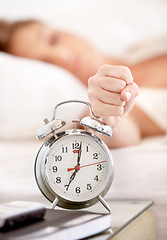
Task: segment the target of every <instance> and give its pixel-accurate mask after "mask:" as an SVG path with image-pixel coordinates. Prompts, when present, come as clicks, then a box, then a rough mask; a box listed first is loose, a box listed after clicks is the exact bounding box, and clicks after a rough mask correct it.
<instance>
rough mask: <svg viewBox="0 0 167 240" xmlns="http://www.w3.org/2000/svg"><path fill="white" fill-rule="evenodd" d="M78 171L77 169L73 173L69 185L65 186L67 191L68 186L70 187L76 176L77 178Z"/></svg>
mask: <svg viewBox="0 0 167 240" xmlns="http://www.w3.org/2000/svg"><path fill="white" fill-rule="evenodd" d="M77 172H78V170H75V172H73V174H72V175H71V177H70V181H69V183H68V184H67V185H65V187H66V191H68V188H69V186H70V184H71V182H72V181H73V180H74V178H75V176H76V173H77Z"/></svg>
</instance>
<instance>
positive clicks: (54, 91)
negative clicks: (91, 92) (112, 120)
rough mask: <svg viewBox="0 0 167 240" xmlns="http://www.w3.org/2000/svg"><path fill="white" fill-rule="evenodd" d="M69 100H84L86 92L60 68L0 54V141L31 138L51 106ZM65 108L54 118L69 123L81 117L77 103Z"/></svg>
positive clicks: (50, 113) (52, 108)
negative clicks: (59, 118)
mask: <svg viewBox="0 0 167 240" xmlns="http://www.w3.org/2000/svg"><path fill="white" fill-rule="evenodd" d="M70 99H79V100H87V89H86V87H85V86H84V85H83V84H82V83H81V82H80V81H79V80H78V79H76V78H75V77H74V76H73V75H71V74H70V73H68V72H67V71H65V70H64V69H61V68H59V67H57V66H54V65H51V64H48V63H44V62H39V61H35V60H31V59H25V58H20V57H15V56H11V55H9V54H5V53H0V115H1V117H0V139H16V138H24V139H26V138H32V137H34V138H35V133H36V130H37V128H39V127H40V126H41V125H42V124H43V119H44V118H46V117H47V118H49V120H51V118H52V114H53V110H54V107H55V105H57V104H58V103H59V102H61V101H65V100H70ZM68 105H69V106H66V107H65V108H64V107H63V106H62V108H61V109H60V111H59V112H60V113H61V116H58V117H61V118H63V120H66V121H68V122H69V121H71V118H73V117H79V116H80V115H81V114H83V111H84V109H83V108H82V107H81V105H80V104H79V105H78V106H77V107H76V105H73V104H68ZM83 106H84V105H83ZM84 108H85V107H84ZM70 113H72V116H71V114H70ZM75 114H76V116H75Z"/></svg>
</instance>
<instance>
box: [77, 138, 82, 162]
mask: <svg viewBox="0 0 167 240" xmlns="http://www.w3.org/2000/svg"><path fill="white" fill-rule="evenodd" d="M81 152H82V142H81V143H80V147H79V151H78V158H77V166H80V159H81Z"/></svg>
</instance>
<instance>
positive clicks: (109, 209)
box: [98, 195, 112, 213]
mask: <svg viewBox="0 0 167 240" xmlns="http://www.w3.org/2000/svg"><path fill="white" fill-rule="evenodd" d="M98 199H99V201H100V202H101V204H102V205H103V206H104V207H105V208H106V209H107V210H108V211H109V213H111V212H112V210H111V208H110V206H109V205H108V204H107V202H106V201H105V200H104V198H103V197H102V196H101V195H99V196H98Z"/></svg>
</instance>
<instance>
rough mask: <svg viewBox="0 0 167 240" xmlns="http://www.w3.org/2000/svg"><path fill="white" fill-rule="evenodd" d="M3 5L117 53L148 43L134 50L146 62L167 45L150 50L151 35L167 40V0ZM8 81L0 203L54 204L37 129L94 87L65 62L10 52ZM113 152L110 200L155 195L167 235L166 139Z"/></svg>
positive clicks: (1, 11) (0, 128)
mask: <svg viewBox="0 0 167 240" xmlns="http://www.w3.org/2000/svg"><path fill="white" fill-rule="evenodd" d="M32 5H33V8H32ZM0 6H1V7H0V15H1V17H5V18H7V19H11V20H15V19H22V18H30V17H31V18H34V17H35V18H39V19H42V20H44V21H46V22H48V23H50V24H52V25H53V26H56V27H59V28H61V29H62V28H63V29H67V30H70V31H73V32H77V33H78V34H80V35H83V36H84V37H86V38H88V39H89V40H90V41H92V42H93V43H94V44H95V45H96V46H97V47H98V48H99V49H100V50H101V51H103V52H104V53H107V54H109V55H110V54H112V55H116V56H119V57H123V58H125V57H126V58H128V55H126V53H127V51H128V50H129V48H131V47H134V46H137V45H138V44H141V43H143V44H145V43H147V44H146V45H145V46H146V48H147V49H146V48H145V50H147V51H144V52H143V51H137V52H136V53H137V54H136V53H134V54H133V53H131V54H130V55H129V56H130V57H131V59H133V61H140V60H141V59H142V58H143V59H145V58H149V57H151V56H154V55H157V54H161V53H163V52H164V50H165V49H166V48H167V46H166V45H163V47H161V46H162V45H156V46H157V47H156V48H154V47H151V48H149V49H148V46H151V44H150V42H152V43H154V41H155V40H156V41H157V42H158V43H159V39H162V38H163V39H164V37H166V35H167V30H166V29H167V28H166V23H167V14H166V9H167V2H166V1H164V0H162V1H159V0H154V1H152V0H148V1H145V0H139V1H132V0H126V1H125V0H118V1H111V0H103V1H96V3H95V1H94V0H85V1H78V0H71V1H66V0H61V1H59V0H57V1H55V0H50V1H49V3H48V1H46V0H44V1H41V0H36V1H34V0H29V1H27V2H25V1H21V0H15V1H12V3H11V1H10V0H0ZM39 6H40V7H39ZM85 16H86V19H85ZM92 16H93V17H92ZM141 16H142V20H141ZM76 19H77V21H76ZM150 23H151V24H150ZM111 43H112V44H111ZM111 46H112V47H111ZM152 46H154V45H152ZM0 84H1V85H0V86H1V87H0V202H5V201H10V200H13V199H15V200H16V199H19V200H24V199H26V200H36V201H42V202H43V201H44V202H45V203H46V204H48V203H47V201H45V199H44V197H43V196H42V195H41V193H40V192H39V190H38V188H37V185H36V183H35V179H34V174H33V165H34V161H35V156H36V153H37V151H38V149H39V147H40V145H41V143H40V142H37V141H36V140H35V133H36V130H37V128H39V127H40V126H41V125H42V124H43V122H42V120H43V119H44V118H46V117H48V118H49V119H51V118H52V113H53V108H54V106H55V105H56V104H57V103H58V102H60V101H64V100H67V99H71V98H73V99H74V98H75V99H82V100H87V90H86V88H85V87H84V86H83V85H82V84H81V83H79V82H78V80H77V79H76V78H74V77H73V76H72V75H71V74H69V73H67V72H66V71H64V70H62V69H60V68H57V67H55V66H54V67H53V66H51V65H49V64H46V63H39V62H38V61H33V60H27V59H22V58H17V57H11V56H9V55H7V54H2V53H0ZM66 110H67V109H66ZM75 110H76V108H75V106H71V108H70V110H69V112H70V113H71V112H73V113H74V112H75ZM69 112H67V114H64V113H65V111H64V109H63V110H62V111H61V112H60V115H61V117H62V118H63V119H64V118H67V119H68V121H69V120H70V114H69ZM82 112H83V109H82V108H80V107H78V108H77V113H76V117H79V116H80V115H81V113H82ZM111 152H112V154H113V158H114V164H115V177H114V182H113V185H112V187H111V189H110V191H109V193H108V194H107V196H106V199H108V198H110V199H149V200H153V201H154V202H155V205H154V207H153V210H154V212H155V215H156V219H157V231H158V239H159V240H166V237H167V214H166V213H167V141H166V138H165V137H159V138H154V139H153V138H151V139H147V140H145V141H143V142H142V143H141V144H140V145H139V146H134V147H127V148H122V149H117V150H116V149H115V150H112V151H111Z"/></svg>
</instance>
